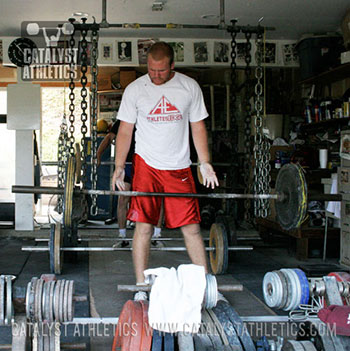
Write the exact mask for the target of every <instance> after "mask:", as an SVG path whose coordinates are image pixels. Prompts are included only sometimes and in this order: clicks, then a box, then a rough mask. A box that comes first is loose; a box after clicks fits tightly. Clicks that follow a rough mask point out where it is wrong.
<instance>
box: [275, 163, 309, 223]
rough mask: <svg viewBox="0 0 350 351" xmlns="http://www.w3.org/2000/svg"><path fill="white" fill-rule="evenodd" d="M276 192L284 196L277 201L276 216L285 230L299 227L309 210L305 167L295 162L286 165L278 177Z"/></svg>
mask: <svg viewBox="0 0 350 351" xmlns="http://www.w3.org/2000/svg"><path fill="white" fill-rule="evenodd" d="M275 187H276V193H277V194H279V195H282V196H284V199H283V201H278V200H277V201H276V202H275V208H276V217H277V221H278V223H279V224H280V226H281V227H282V228H283V229H285V230H291V229H295V228H298V227H299V226H300V225H301V223H302V222H303V220H304V218H305V214H306V211H307V186H306V181H305V176H304V171H303V169H302V168H301V167H300V166H298V165H296V164H294V163H289V164H286V165H284V166H283V167H282V168H281V169H280V171H279V172H278V175H277V179H276V186H275Z"/></svg>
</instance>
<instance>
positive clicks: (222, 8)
mask: <svg viewBox="0 0 350 351" xmlns="http://www.w3.org/2000/svg"><path fill="white" fill-rule="evenodd" d="M219 28H220V29H226V24H225V0H220V23H219Z"/></svg>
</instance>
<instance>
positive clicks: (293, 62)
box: [282, 43, 299, 66]
mask: <svg viewBox="0 0 350 351" xmlns="http://www.w3.org/2000/svg"><path fill="white" fill-rule="evenodd" d="M282 56H283V63H284V65H285V66H297V65H298V63H299V57H298V52H297V50H296V43H290V44H282Z"/></svg>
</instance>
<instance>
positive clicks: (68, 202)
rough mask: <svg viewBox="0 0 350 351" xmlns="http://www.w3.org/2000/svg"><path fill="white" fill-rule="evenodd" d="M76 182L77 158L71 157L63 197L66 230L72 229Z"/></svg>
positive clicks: (68, 162)
mask: <svg viewBox="0 0 350 351" xmlns="http://www.w3.org/2000/svg"><path fill="white" fill-rule="evenodd" d="M74 182H75V157H73V156H70V157H69V158H68V161H67V167H66V178H65V184H64V196H63V224H64V226H65V227H66V228H71V227H72V212H73V193H74Z"/></svg>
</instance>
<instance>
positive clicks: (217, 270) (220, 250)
mask: <svg viewBox="0 0 350 351" xmlns="http://www.w3.org/2000/svg"><path fill="white" fill-rule="evenodd" d="M209 247H214V248H215V251H209V259H210V266H211V270H212V272H213V273H214V274H223V273H225V272H226V270H227V266H228V249H227V247H228V245H227V236H226V231H225V228H224V226H223V224H221V223H213V224H212V226H211V228H210V235H209Z"/></svg>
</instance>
